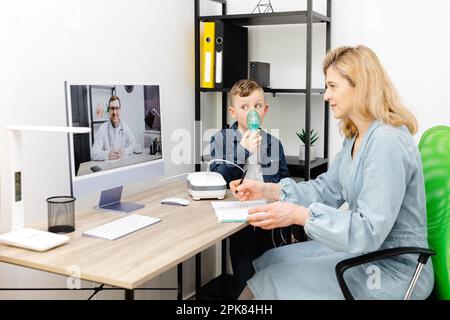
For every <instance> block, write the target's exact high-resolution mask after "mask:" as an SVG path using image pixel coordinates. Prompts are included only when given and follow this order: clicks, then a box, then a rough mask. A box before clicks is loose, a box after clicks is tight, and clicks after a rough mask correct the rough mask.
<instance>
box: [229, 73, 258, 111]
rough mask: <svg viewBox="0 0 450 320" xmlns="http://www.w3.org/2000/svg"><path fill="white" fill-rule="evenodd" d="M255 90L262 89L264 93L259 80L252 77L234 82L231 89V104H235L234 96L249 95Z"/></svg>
mask: <svg viewBox="0 0 450 320" xmlns="http://www.w3.org/2000/svg"><path fill="white" fill-rule="evenodd" d="M255 90H261V92H263V93H264V90H263V88H262V87H261V86H260V85H259V84H258V83H257V82H255V81H253V80H250V79H242V80H239V81H238V82H236V83H235V84H234V86H233V87H232V88H231V91H230V97H231V105H233V97H234V96H239V97H248V96H249V95H251V94H252V93H253V92H254V91H255Z"/></svg>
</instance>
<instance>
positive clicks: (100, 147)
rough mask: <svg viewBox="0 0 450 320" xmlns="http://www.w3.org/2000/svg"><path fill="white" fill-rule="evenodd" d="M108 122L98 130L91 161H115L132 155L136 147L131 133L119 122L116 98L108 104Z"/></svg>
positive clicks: (118, 103) (118, 101)
mask: <svg viewBox="0 0 450 320" xmlns="http://www.w3.org/2000/svg"><path fill="white" fill-rule="evenodd" d="M108 106H109V120H110V121H107V122H105V123H103V124H102V125H101V126H100V128H99V129H98V131H97V133H96V136H95V141H94V145H93V146H92V149H91V160H96V161H97V160H117V159H121V158H124V157H125V156H127V155H129V154H132V153H133V150H134V147H135V145H136V140H135V138H134V135H133V132H131V130H130V128H129V127H128V125H127V124H126V123H124V122H123V121H122V120H120V111H121V104H120V99H119V97H118V96H112V97H111V98H110V99H109V102H108Z"/></svg>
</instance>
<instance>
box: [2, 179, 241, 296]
mask: <svg viewBox="0 0 450 320" xmlns="http://www.w3.org/2000/svg"><path fill="white" fill-rule="evenodd" d="M185 185H186V183H185V182H176V183H173V184H169V185H166V186H162V187H159V188H157V189H153V190H148V191H146V192H142V193H139V194H136V195H134V196H130V197H127V199H126V200H128V201H132V202H138V203H142V204H145V208H143V209H140V210H137V211H134V212H133V213H136V214H141V215H148V216H153V217H158V218H161V222H159V223H157V224H154V225H152V226H150V227H147V228H144V229H142V230H139V231H136V232H134V233H132V234H130V235H128V236H125V237H123V238H121V239H118V240H115V241H108V240H102V239H97V238H90V237H83V236H82V232H83V231H85V230H87V229H91V228H93V227H96V226H99V225H102V224H104V223H107V222H110V221H113V220H115V219H119V218H121V217H123V215H119V214H115V213H109V212H101V211H94V210H87V211H82V212H77V213H76V216H75V232H72V233H69V234H68V235H69V236H70V238H71V239H70V241H69V242H68V243H66V244H64V245H62V246H60V247H58V248H54V249H51V250H49V251H46V252H42V253H39V252H34V251H29V250H25V249H20V248H15V247H10V246H6V245H3V244H0V261H3V262H7V263H11V264H16V265H20V266H24V267H29V268H33V269H38V270H43V271H48V272H52V273H56V274H60V275H66V276H71V274H70V272H69V271H70V270H68V268H69V267H71V266H72V267H73V266H78V267H79V268H80V270H81V279H83V280H89V281H94V282H100V283H103V284H107V285H112V286H115V287H120V288H124V289H134V288H136V287H138V286H140V285H142V284H143V283H145V282H147V281H148V280H150V279H152V278H154V277H156V276H158V275H159V274H161V273H162V272H164V271H166V270H168V269H170V268H172V267H174V266H176V265H177V264H178V263H181V262H183V261H185V260H187V259H188V258H190V257H191V256H193V255H195V254H197V253H199V252H201V251H203V250H205V249H207V248H208V247H210V246H212V245H214V244H215V243H217V242H218V241H220V240H222V239H225V238H227V237H228V236H230V235H231V234H233V233H235V232H236V231H238V230H240V229H242V228H244V227H245V226H246V225H247V224H246V223H218V222H217V218H216V216H215V214H214V212H213V209H212V207H211V204H210V201H209V200H200V201H193V200H192V199H191V197H190V196H189V194H188V192H187V190H186V187H185ZM228 192H229V191H228ZM167 197H181V198H186V199H189V200H190V201H191V204H190V205H188V206H186V207H182V206H172V205H162V204H160V200H161V199H163V198H167ZM232 198H233V197H232V195H231V194H230V193H227V196H226V199H228V200H232ZM33 227H36V228H38V229H42V230H46V227H47V223H42V224H40V225H34V226H33Z"/></svg>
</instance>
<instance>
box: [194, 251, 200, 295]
mask: <svg viewBox="0 0 450 320" xmlns="http://www.w3.org/2000/svg"><path fill="white" fill-rule="evenodd" d="M201 285H202V253H201V252H199V253H197V254H196V255H195V294H196V295H197V294H198V293H199V292H200V287H201Z"/></svg>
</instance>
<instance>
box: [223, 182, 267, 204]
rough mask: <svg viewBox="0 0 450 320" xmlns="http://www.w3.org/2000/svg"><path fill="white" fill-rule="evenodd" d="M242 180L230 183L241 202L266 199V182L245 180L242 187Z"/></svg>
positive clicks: (232, 190)
mask: <svg viewBox="0 0 450 320" xmlns="http://www.w3.org/2000/svg"><path fill="white" fill-rule="evenodd" d="M240 182H241V179H239V180H234V181H231V182H230V189H231V192H233V194H234V196H235V197H236V198H238V199H239V201H247V200H257V199H262V198H264V194H263V192H264V182H262V181H255V180H244V181H243V182H242V184H241V185H239V183H240Z"/></svg>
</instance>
